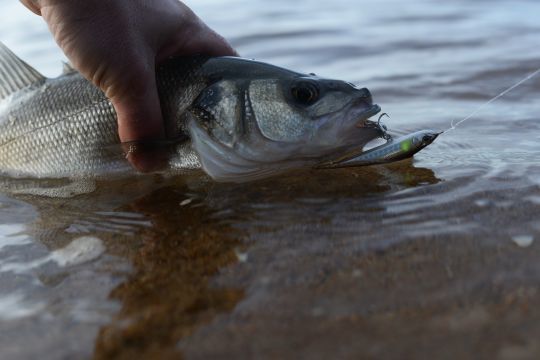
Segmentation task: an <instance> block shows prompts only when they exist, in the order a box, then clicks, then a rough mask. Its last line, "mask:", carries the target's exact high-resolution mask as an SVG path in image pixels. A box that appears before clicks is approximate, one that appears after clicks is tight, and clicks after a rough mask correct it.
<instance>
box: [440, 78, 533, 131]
mask: <svg viewBox="0 0 540 360" xmlns="http://www.w3.org/2000/svg"><path fill="white" fill-rule="evenodd" d="M538 73H540V68H538V69H537V70H536V71H535V72H533V73H531V74H529V75H527V76H526V77H524V78H523V79H521V80H520V81H518V82H517V83H515V84H514V85H512V86H510V87H509V88H508V89H506V90H504V91H503V92H501V93H500V94H499V95H497V96H495V97H494V98H492V99H491V100H489V101H487V102H485V103H484V104H482V105H480V106H479V107H478V108H477V109H476V110H474V111H473V112H472V113H470V114H469V115H467V116H466V117H464V118H463V119H461V120H459V121H458V122H456V123H454V120H452V122H451V123H450V127H449V128H448V129H446V130H444V131H443V133H445V132H447V131H450V130H454V129H455V128H456V127H458V126H459V125H461V124H462V123H464V122H465V121H467V120H469V119H470V118H472V117H473V116H474V115H476V114H477V113H478V112H480V110H482V109H484V108H485V107H486V106H488V105H489V104H491V103H492V102H494V101H496V100H497V99H499V98H501V97H503V96H504V95H506V94H508V93H509V92H510V91H512V90H514V89H515V88H517V87H518V86H520V85H521V84H523V83H524V82H525V81H527V80H529V79H531V78H533V77H534V76H536V75H537V74H538Z"/></svg>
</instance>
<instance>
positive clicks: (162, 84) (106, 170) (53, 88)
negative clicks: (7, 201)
mask: <svg viewBox="0 0 540 360" xmlns="http://www.w3.org/2000/svg"><path fill="white" fill-rule="evenodd" d="M191 65H193V64H191ZM184 70H185V68H184ZM190 70H193V69H190ZM158 86H159V91H160V96H161V98H162V110H163V114H164V118H165V122H166V125H167V126H166V127H167V130H168V133H169V134H170V132H177V134H173V135H176V136H178V132H180V133H183V134H185V120H186V115H185V110H186V108H187V107H188V106H189V105H191V103H192V102H193V100H194V99H195V98H196V97H197V96H198V94H199V93H200V91H201V90H202V89H203V88H204V87H205V86H206V85H205V83H204V81H201V79H200V76H199V75H198V74H197V72H196V71H182V69H181V68H178V67H171V68H168V69H167V68H164V69H162V71H161V74H160V76H158ZM119 143H120V141H119V138H118V131H117V123H116V113H115V111H114V108H113V107H112V105H111V103H110V102H109V101H108V100H107V98H106V97H105V96H104V94H103V92H101V91H100V90H99V89H98V88H96V87H95V86H93V85H92V84H90V83H89V82H88V81H87V80H86V79H84V78H83V77H82V76H81V75H80V74H78V73H71V74H67V75H63V76H60V77H58V78H56V79H47V80H45V81H43V82H41V83H36V84H33V85H31V86H30V87H27V88H25V89H23V90H21V91H18V92H16V93H14V94H12V95H11V96H9V97H7V98H5V99H4V100H1V101H0V169H2V171H3V172H5V173H7V174H8V175H11V176H38V177H74V176H76V177H79V176H88V175H97V176H99V175H103V174H112V173H129V172H132V169H131V166H130V165H129V163H128V162H127V161H126V159H125V157H124V156H123V153H122V151H121V147H120V145H119ZM186 145H189V144H181V146H178V147H177V153H176V154H175V156H176V157H177V159H171V164H172V165H174V166H173V167H174V168H175V169H176V170H178V168H179V167H189V168H194V167H199V166H200V164H199V162H198V160H197V159H196V157H195V156H194V154H193V151H192V150H191V147H190V146H186ZM111 149H112V150H111Z"/></svg>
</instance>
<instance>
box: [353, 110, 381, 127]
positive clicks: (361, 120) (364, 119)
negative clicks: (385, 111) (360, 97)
mask: <svg viewBox="0 0 540 360" xmlns="http://www.w3.org/2000/svg"><path fill="white" fill-rule="evenodd" d="M379 112H381V107H380V106H379V105H377V104H373V105H371V107H370V108H369V109H367V110H364V111H362V112H361V113H360V115H358V117H357V118H358V121H357V122H356V127H358V128H362V127H366V126H367V125H370V122H368V119H369V118H370V117H372V116H374V115H376V114H378V113H379Z"/></svg>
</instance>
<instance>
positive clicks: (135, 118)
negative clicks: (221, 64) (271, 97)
mask: <svg viewBox="0 0 540 360" xmlns="http://www.w3.org/2000/svg"><path fill="white" fill-rule="evenodd" d="M21 2H22V3H23V4H24V5H25V6H26V7H28V8H29V9H30V10H32V11H33V12H34V13H36V14H38V15H41V16H42V17H43V19H44V20H45V21H46V22H47V24H48V26H49V30H50V31H51V33H52V35H53V36H54V39H55V40H56V42H57V43H58V45H59V46H60V47H61V48H62V50H63V51H64V53H65V54H66V56H67V57H68V59H69V60H70V62H71V63H72V65H73V66H74V67H75V68H76V69H77V70H78V71H79V72H80V73H81V74H82V75H83V76H85V77H86V78H87V79H88V80H90V81H91V82H92V83H94V84H95V85H96V86H98V87H100V88H101V89H102V90H103V91H104V93H105V94H106V96H107V97H108V98H109V99H110V100H111V102H112V104H113V106H114V108H115V110H116V113H117V115H118V134H119V137H120V141H122V142H133V141H135V142H137V141H152V140H156V139H162V138H163V137H164V136H165V132H164V126H163V119H162V115H161V108H160V103H159V97H158V92H157V87H156V76H155V69H156V65H157V64H159V63H160V62H161V61H163V60H165V59H167V58H169V57H171V56H182V55H194V54H204V55H211V56H226V55H231V56H236V55H237V53H236V52H235V50H234V49H233V48H232V47H231V46H230V45H229V44H228V43H227V41H226V40H225V39H224V38H223V37H221V36H220V35H218V34H217V33H216V32H214V31H213V30H212V29H210V28H209V27H208V26H207V25H206V24H205V23H204V22H203V21H201V19H199V18H198V17H197V15H195V14H194V13H193V11H191V10H190V9H189V8H188V7H187V6H186V5H185V4H183V3H182V2H180V1H177V0H21ZM128 159H129V160H130V162H131V163H132V164H133V165H134V166H135V167H136V168H137V169H138V170H140V171H151V170H153V169H154V168H156V167H158V166H159V164H158V162H159V161H157V159H156V158H155V157H153V156H152V155H151V154H145V153H139V154H137V153H133V154H130V156H128Z"/></svg>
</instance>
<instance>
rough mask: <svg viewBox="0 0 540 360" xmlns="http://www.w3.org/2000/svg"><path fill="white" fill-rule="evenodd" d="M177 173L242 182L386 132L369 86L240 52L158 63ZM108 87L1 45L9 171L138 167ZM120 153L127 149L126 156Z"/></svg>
mask: <svg viewBox="0 0 540 360" xmlns="http://www.w3.org/2000/svg"><path fill="white" fill-rule="evenodd" d="M157 83H158V91H159V95H160V101H161V107H162V113H163V118H164V122H165V124H164V126H165V128H166V131H167V137H168V138H169V139H175V144H174V151H173V154H172V155H171V156H170V157H169V160H168V166H167V169H166V170H165V171H167V172H172V173H174V172H183V171H187V170H193V169H201V168H202V169H203V170H204V171H205V172H206V173H207V174H208V175H209V176H210V177H212V178H213V179H214V180H216V181H231V182H242V181H249V180H254V179H259V178H264V177H268V176H272V175H275V174H278V173H282V172H284V171H286V170H289V169H296V168H305V167H313V166H316V165H317V164H319V163H320V162H321V161H322V159H324V160H325V161H328V160H329V159H332V158H334V157H335V158H339V157H340V156H342V155H343V154H346V153H349V152H351V151H352V150H355V149H356V150H357V149H361V148H362V147H363V146H364V145H365V144H366V143H368V142H369V141H371V140H372V139H374V138H376V137H378V136H380V129H379V128H378V127H377V126H376V123H374V122H371V121H369V120H368V119H369V118H370V117H371V116H373V115H375V114H376V113H378V112H379V111H380V107H379V106H378V105H374V104H373V102H372V97H371V94H370V92H369V91H368V89H366V88H357V87H355V86H354V85H352V84H350V83H347V82H344V81H340V80H332V79H324V78H321V77H318V76H315V75H314V74H301V73H297V72H294V71H290V70H287V69H283V68H280V67H277V66H273V65H269V64H266V63H262V62H257V61H253V60H247V59H242V58H235V57H214V58H209V57H200V56H198V57H183V58H174V59H170V60H168V61H167V62H165V63H164V64H162V65H161V66H159V68H158V69H157ZM119 144H120V140H119V138H118V134H117V122H116V113H115V111H114V108H113V106H112V105H111V102H110V101H109V100H108V99H107V98H106V97H105V95H104V93H103V92H102V91H101V90H100V89H98V88H97V87H95V86H94V85H92V84H91V83H90V82H89V81H87V80H86V79H85V78H84V77H82V76H81V75H80V74H79V73H78V72H76V71H75V70H73V69H71V70H69V71H67V72H64V74H62V75H61V76H59V77H57V78H53V79H49V78H45V77H44V76H43V75H41V74H40V73H39V72H37V71H36V70H35V69H33V68H32V67H30V66H29V65H28V64H26V63H25V62H23V61H22V60H21V59H19V58H18V57H17V56H16V55H14V54H13V53H12V52H11V51H10V50H9V49H7V48H6V47H5V46H4V45H2V44H0V172H1V173H4V174H7V175H9V176H15V177H47V178H62V177H88V176H90V177H102V176H110V175H113V174H129V173H130V172H131V173H133V172H134V170H132V168H131V166H130V165H129V163H128V161H127V160H126V159H125V156H121V154H118V153H115V152H114V151H111V149H119V148H120V146H119ZM119 155H120V156H119Z"/></svg>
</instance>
